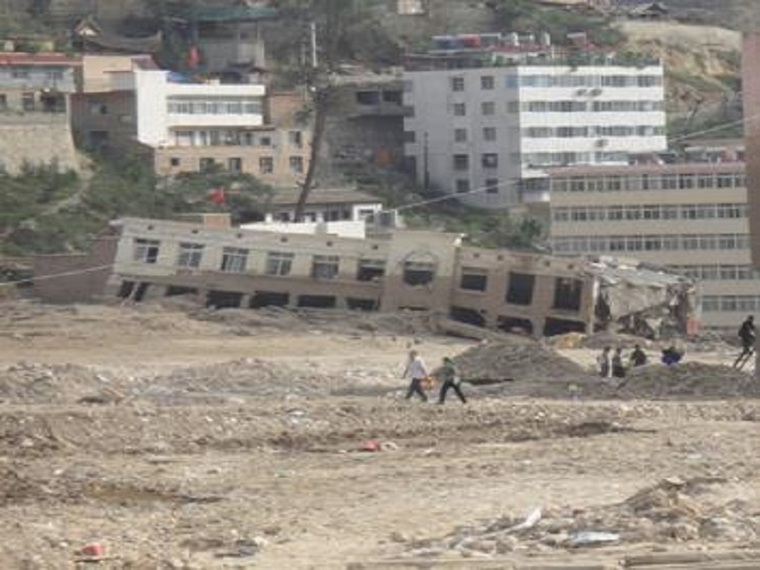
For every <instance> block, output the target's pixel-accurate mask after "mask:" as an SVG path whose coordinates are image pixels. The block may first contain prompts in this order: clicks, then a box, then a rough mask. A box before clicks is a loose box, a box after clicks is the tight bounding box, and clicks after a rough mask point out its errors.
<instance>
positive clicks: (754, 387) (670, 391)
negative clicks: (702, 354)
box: [611, 362, 760, 399]
mask: <svg viewBox="0 0 760 570" xmlns="http://www.w3.org/2000/svg"><path fill="white" fill-rule="evenodd" d="M611 389H612V390H613V391H614V394H615V395H616V396H617V397H620V398H654V399H667V398H682V397H686V396H688V397H691V398H710V399H716V398H717V399H728V398H741V397H760V382H757V381H756V380H755V379H754V378H753V376H752V375H750V374H748V373H746V372H742V371H741V370H737V369H736V368H731V367H730V366H722V365H715V364H704V363H701V362H684V363H682V364H677V365H675V366H663V365H661V364H651V365H648V366H642V367H639V368H633V369H632V370H630V371H629V372H628V376H627V377H626V378H625V379H623V381H622V382H621V383H620V384H618V385H614V384H613V385H612V388H611Z"/></svg>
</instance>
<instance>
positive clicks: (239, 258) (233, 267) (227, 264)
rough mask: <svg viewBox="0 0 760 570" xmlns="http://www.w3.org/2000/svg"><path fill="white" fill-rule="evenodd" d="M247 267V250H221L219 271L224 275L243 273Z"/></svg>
mask: <svg viewBox="0 0 760 570" xmlns="http://www.w3.org/2000/svg"><path fill="white" fill-rule="evenodd" d="M247 265H248V250H247V249H242V248H239V247H225V248H224V249H223V250H222V266H221V270H222V271H224V272H226V273H243V272H244V271H245V269H246V266H247Z"/></svg>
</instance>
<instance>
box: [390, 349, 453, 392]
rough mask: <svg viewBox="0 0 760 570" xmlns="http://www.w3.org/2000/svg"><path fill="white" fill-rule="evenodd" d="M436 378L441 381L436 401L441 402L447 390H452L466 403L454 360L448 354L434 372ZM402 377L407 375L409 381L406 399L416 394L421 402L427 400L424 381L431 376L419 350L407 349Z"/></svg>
mask: <svg viewBox="0 0 760 570" xmlns="http://www.w3.org/2000/svg"><path fill="white" fill-rule="evenodd" d="M436 374H437V376H436V380H438V381H439V382H440V383H441V388H440V390H439V392H438V403H439V404H443V403H444V402H445V401H446V394H447V393H448V392H449V390H454V393H456V395H457V396H459V399H460V400H461V401H462V403H463V404H466V403H467V398H466V397H465V395H464V393H463V392H462V386H461V385H462V378H461V376H460V375H459V370H457V367H456V364H455V363H454V360H453V359H452V358H450V357H448V356H446V357H444V359H443V362H442V363H441V367H440V368H439V369H438V371H437V372H436ZM403 377H404V378H406V377H409V378H410V379H411V382H410V383H409V388H408V389H407V391H406V399H407V400H409V399H410V398H411V397H412V396H414V395H415V394H417V395H418V396H419V397H420V398H421V399H422V401H423V402H427V401H428V396H427V394H426V393H425V387H426V383H427V382H428V381H429V379H430V378H431V373H430V370H428V367H427V365H426V364H425V361H424V360H422V357H421V356H420V354H419V352H417V351H416V350H410V351H409V361H408V362H407V365H406V369H405V370H404V374H403Z"/></svg>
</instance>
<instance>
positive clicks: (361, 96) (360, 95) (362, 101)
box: [356, 91, 380, 105]
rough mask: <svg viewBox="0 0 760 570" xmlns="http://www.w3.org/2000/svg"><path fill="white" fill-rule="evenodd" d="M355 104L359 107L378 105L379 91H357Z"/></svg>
mask: <svg viewBox="0 0 760 570" xmlns="http://www.w3.org/2000/svg"><path fill="white" fill-rule="evenodd" d="M356 102H357V103H358V104H359V105H378V104H379V103H380V92H379V91H357V92H356Z"/></svg>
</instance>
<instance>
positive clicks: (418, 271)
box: [404, 261, 435, 286]
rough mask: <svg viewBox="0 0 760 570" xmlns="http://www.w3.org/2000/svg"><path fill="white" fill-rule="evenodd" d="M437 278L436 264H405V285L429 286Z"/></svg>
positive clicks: (413, 262) (410, 262) (424, 262)
mask: <svg viewBox="0 0 760 570" xmlns="http://www.w3.org/2000/svg"><path fill="white" fill-rule="evenodd" d="M434 278H435V264H434V263H432V262H426V261H407V262H405V263H404V283H406V284H407V285H413V286H416V285H427V284H428V283H432V281H433V279H434Z"/></svg>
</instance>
